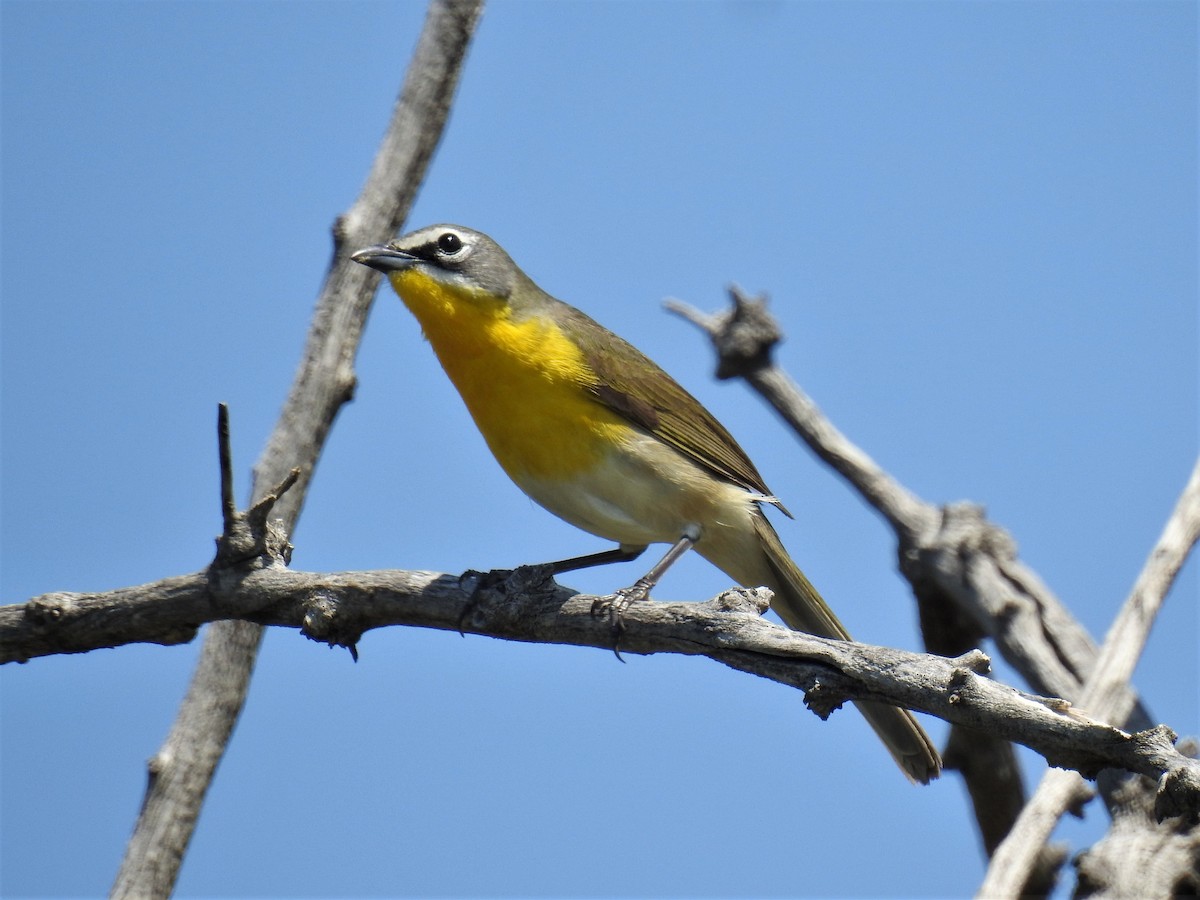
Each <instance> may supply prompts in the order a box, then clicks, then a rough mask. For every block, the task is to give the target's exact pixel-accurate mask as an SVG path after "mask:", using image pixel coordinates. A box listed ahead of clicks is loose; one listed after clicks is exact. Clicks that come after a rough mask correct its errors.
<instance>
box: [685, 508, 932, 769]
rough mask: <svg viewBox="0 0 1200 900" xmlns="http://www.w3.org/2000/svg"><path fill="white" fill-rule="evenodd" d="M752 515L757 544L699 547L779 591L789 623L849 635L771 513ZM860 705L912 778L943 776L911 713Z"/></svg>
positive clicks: (778, 604)
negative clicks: (769, 516)
mask: <svg viewBox="0 0 1200 900" xmlns="http://www.w3.org/2000/svg"><path fill="white" fill-rule="evenodd" d="M752 518H753V520H754V527H755V530H756V531H757V540H756V541H755V542H754V544H755V545H757V546H755V547H747V546H746V545H744V544H743V547H742V549H741V552H738V553H736V554H730V553H725V552H722V553H721V554H720V557H721V558H717V557H716V556H715V555H710V554H709V553H705V552H704V551H705V549H706V548H705V547H704V541H703V540H702V541H701V542H700V543H699V544H698V545H697V548H696V549H697V551H699V552H700V553H702V554H703V555H705V556H706V557H708V558H709V560H710V561H711V562H713V563H715V564H716V565H717V567H718V568H720V569H722V570H723V571H724V572H725V573H726V574H727V575H729V576H731V577H732V578H734V579H736V580H737V581H738V583H739V584H742V585H744V586H747V587H756V586H758V585H763V586H765V587H768V588H770V589H771V590H772V591H774V592H775V598H774V600H773V601H772V603H771V607H772V609H774V610H775V612H776V613H778V614H779V617H780V618H781V619H783V621H784V622H785V623H787V625H788V627H789V628H792V629H794V630H796V631H804V632H807V633H808V634H814V635H818V636H820V637H829V638H837V639H838V640H843V641H848V640H850V635H849V633H848V632H847V631H846V629H845V627H844V626H843V625H842V623H841V622H839V621H838V618H837V616H835V615H834V614H833V610H831V609H830V608H829V606H828V605H827V604H826V603H825V601H824V600H823V599H822V597H821V595H820V594H819V593H817V589H816V588H814V587H813V586H812V584H811V582H809V580H808V579H807V578H806V577H805V575H804V573H803V572H801V571H800V568H799V567H798V566H797V565H796V563H795V562H793V561H792V558H791V556H789V555H788V552H787V550H786V549H785V548H784V546H783V543H782V542H781V541H780V540H779V535H777V534H776V533H775V529H774V528H773V527H772V526H771V523H770V522H769V521H767V518H766V516H764V515H762V514H761V512H759V511H757V510H755V511H754V512H753V514H752ZM714 549H716V548H714ZM724 549H732V548H728V547H726V548H724ZM756 550H758V552H755V551H756ZM735 557H736V558H735ZM855 705H856V706H857V707H858V708H859V710H861V711H862V714H863V716H865V717H866V720H867V722H868V723H869V724H870V725H871V727H872V728H873V729H875V733H876V734H878V735H879V737H880V739H881V740H882V741H883V743H884V745H885V746H886V747H887V749H888V751H889V752H890V753H891V754H892V757H893V758H894V759H895V760H896V762H897V763H898V764H899V766H900V768H901V769H902V770H903V772H904V774H905V775H906V776H907V777H908V778H909V779H910V780H912V781H916V782H920V783H921V784H928V783H929V782H930V781H932V780H933V779H934V778H937V777H938V775H939V774H940V773H941V771H942V762H941V759H940V757H939V756H938V752H937V749H936V748H935V747H934V745H933V742H932V741H931V740H930V739H929V735H927V734H926V733H925V730H924V729H923V728H921V726H920V725H919V724H917V720H916V719H915V718H914V717H913V714H912V713H910V712H909V711H908V710H906V709H900V708H899V707H896V706H889V705H887V704H884V703H875V702H872V701H857V702H856V703H855Z"/></svg>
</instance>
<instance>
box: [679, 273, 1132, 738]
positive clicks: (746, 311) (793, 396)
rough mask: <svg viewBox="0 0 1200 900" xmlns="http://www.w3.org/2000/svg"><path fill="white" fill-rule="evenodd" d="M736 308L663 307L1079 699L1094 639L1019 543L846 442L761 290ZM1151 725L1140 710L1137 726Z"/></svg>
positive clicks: (1029, 671) (945, 579) (1026, 670)
mask: <svg viewBox="0 0 1200 900" xmlns="http://www.w3.org/2000/svg"><path fill="white" fill-rule="evenodd" d="M730 296H731V298H732V301H733V308H732V309H731V310H727V311H724V312H721V313H717V314H715V315H711V316H710V315H706V314H704V313H702V312H700V311H698V310H696V309H694V308H692V307H690V306H688V305H686V304H684V303H680V302H678V301H668V303H667V308H668V309H669V310H671V311H672V312H675V313H677V314H679V315H680V316H682V317H683V318H685V319H687V320H688V321H690V322H692V323H693V324H695V325H697V326H698V327H699V328H700V329H701V330H702V331H704V332H705V333H706V334H707V335H708V336H709V338H710V339H711V340H712V342H713V345H714V347H715V348H716V350H717V354H718V366H717V377H718V378H733V377H738V376H740V377H743V378H745V380H746V381H747V382H748V383H749V384H750V386H751V387H753V388H754V389H755V390H756V391H758V392H759V394H760V395H762V397H763V398H764V399H765V400H766V401H767V402H768V403H769V404H770V405H771V406H772V407H773V408H774V409H775V410H776V412H778V413H779V414H780V416H782V417H783V419H784V420H785V421H786V422H787V423H788V424H789V425H790V426H791V427H792V429H793V430H794V431H795V432H796V433H797V434H798V435H799V436H800V437H801V438H802V439H803V440H804V442H805V443H806V444H808V446H809V447H810V448H811V449H812V451H813V452H814V453H815V454H816V455H817V456H818V457H819V458H820V459H821V460H823V461H824V462H826V463H827V464H828V465H829V466H830V467H831V468H833V469H834V470H835V471H836V472H838V473H839V474H840V475H842V477H844V478H845V479H846V480H847V481H848V482H849V483H850V484H851V486H852V487H854V488H855V490H857V491H858V492H859V493H860V494H861V495H862V497H863V499H865V500H866V501H867V502H868V503H869V504H871V506H873V507H874V508H875V509H876V510H878V511H879V513H880V514H881V515H882V516H883V517H884V518H885V519H886V520H887V521H888V523H889V524H890V525H891V526H892V528H893V530H894V531H895V532H896V535H897V538H898V539H899V542H900V557H901V571H902V572H903V574H904V575H905V576H906V577H907V578H909V580H910V581H911V580H913V579H917V578H919V579H921V580H923V581H925V582H926V583H928V584H933V585H937V586H939V587H940V588H941V590H942V592H943V593H944V596H945V597H947V598H950V599H953V601H954V602H955V604H956V605H957V606H958V607H959V608H960V609H961V611H962V612H963V614H964V615H965V616H967V617H968V618H969V619H970V620H971V621H972V622H973V623H974V624H975V626H976V627H977V628H978V629H979V631H980V633H981V634H983V635H986V636H988V637H990V638H992V639H993V640H994V641H996V644H997V646H998V647H999V649H1000V652H1001V654H1002V655H1003V656H1004V658H1005V659H1006V660H1007V661H1008V662H1009V663H1010V664H1011V665H1012V666H1013V667H1014V668H1016V669H1017V671H1019V672H1020V673H1021V675H1022V677H1023V678H1025V680H1026V681H1027V682H1028V683H1029V685H1030V687H1032V688H1033V689H1034V690H1035V691H1038V692H1039V693H1046V694H1053V695H1055V696H1060V697H1067V698H1071V697H1077V696H1079V693H1080V690H1081V688H1082V686H1083V681H1084V679H1085V678H1086V676H1087V674H1088V673H1090V672H1091V668H1092V666H1093V665H1094V662H1095V655H1096V649H1097V648H1096V644H1095V641H1093V640H1092V638H1091V636H1090V635H1088V633H1087V631H1086V629H1084V628H1083V626H1082V625H1080V624H1079V623H1078V622H1077V621H1076V620H1075V618H1074V617H1073V616H1072V615H1071V613H1070V612H1069V611H1068V610H1067V609H1066V607H1064V606H1063V605H1062V603H1061V602H1060V601H1059V600H1058V598H1057V597H1055V596H1054V594H1053V593H1051V591H1050V590H1049V589H1048V588H1047V587H1046V586H1045V584H1043V582H1042V580H1041V579H1040V578H1038V576H1037V575H1036V574H1035V573H1034V572H1033V571H1031V570H1030V569H1028V568H1027V567H1025V566H1024V565H1023V564H1022V563H1020V562H1019V561H1018V560H1017V555H1016V554H1017V551H1016V544H1015V543H1014V542H1013V540H1012V538H1011V537H1009V535H1008V534H1007V533H1006V532H1004V531H1003V530H1002V529H1000V528H999V527H997V526H995V525H992V524H991V523H989V522H987V520H986V519H985V517H984V513H983V510H982V509H981V508H980V507H978V506H976V505H974V504H970V503H956V504H949V505H946V506H942V507H938V506H935V505H934V504H931V503H928V502H926V501H924V500H921V499H920V498H919V497H917V496H916V495H914V494H913V493H912V492H911V491H909V490H908V489H907V488H905V487H904V486H903V485H901V484H900V483H899V482H898V481H896V480H895V479H894V478H892V477H891V476H890V475H888V474H887V473H886V472H885V471H884V470H883V469H882V468H881V467H880V466H879V465H878V464H877V463H876V462H875V461H874V460H873V459H871V458H870V456H868V455H867V454H866V453H865V452H864V451H863V450H862V449H861V448H859V447H857V446H856V445H855V444H854V443H852V442H851V441H850V440H849V438H847V437H846V436H845V435H844V434H842V433H841V432H840V431H839V430H838V429H837V428H836V427H835V426H834V425H833V423H832V422H830V421H829V419H828V418H826V417H825V415H824V414H823V413H822V412H821V411H820V409H819V408H818V407H817V405H816V404H815V403H814V402H813V401H812V399H811V398H810V397H808V396H807V395H806V394H805V393H804V392H803V391H802V390H801V389H800V388H799V386H797V385H796V384H795V382H793V381H792V380H791V379H790V378H789V377H788V376H787V374H786V373H785V372H784V371H783V370H781V369H780V368H778V367H777V366H776V365H775V364H774V363H773V362H772V361H771V348H772V347H773V346H774V344H775V343H777V342H778V340H779V337H780V336H779V330H778V327H777V326H776V325H775V322H774V320H773V319H772V318H771V316H770V315H769V313H768V312H767V310H766V300H765V298H762V297H757V298H750V297H747V296H746V295H745V294H743V293H742V292H741V291H740V290H739V289H738V288H737V287H733V288H731V289H730ZM1148 724H1149V718H1148V717H1144V718H1143V719H1142V720H1140V721H1139V722H1138V726H1139V727H1144V726H1146V725H1148Z"/></svg>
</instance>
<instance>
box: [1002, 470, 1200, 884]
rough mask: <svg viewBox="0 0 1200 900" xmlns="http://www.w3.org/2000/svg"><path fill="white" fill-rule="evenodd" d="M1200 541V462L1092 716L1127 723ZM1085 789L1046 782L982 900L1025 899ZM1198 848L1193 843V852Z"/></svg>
mask: <svg viewBox="0 0 1200 900" xmlns="http://www.w3.org/2000/svg"><path fill="white" fill-rule="evenodd" d="M1197 537H1200V460H1198V461H1197V463H1196V466H1195V468H1193V469H1192V475H1191V478H1190V479H1189V480H1188V483H1187V486H1186V487H1185V488H1184V490H1183V494H1182V495H1181V496H1180V498H1179V500H1178V502H1177V503H1176V504H1175V509H1174V511H1173V512H1172V514H1171V517H1170V519H1168V521H1167V524H1166V527H1165V528H1164V529H1163V533H1162V535H1161V536H1160V537H1159V539H1158V543H1157V544H1156V545H1155V547H1154V549H1153V550H1152V551H1151V553H1150V556H1149V558H1148V559H1147V560H1146V564H1145V566H1143V568H1142V571H1141V574H1139V575H1138V579H1137V581H1136V582H1135V583H1134V585H1133V590H1132V591H1131V592H1130V594H1129V597H1128V599H1126V601H1125V604H1124V605H1123V606H1122V607H1121V611H1120V612H1119V613H1118V614H1117V618H1116V620H1115V621H1114V622H1113V625H1112V627H1111V628H1110V629H1109V632H1108V636H1107V637H1106V638H1105V641H1104V646H1103V647H1102V648H1101V650H1100V655H1099V658H1098V659H1097V661H1096V668H1095V671H1094V673H1093V675H1092V677H1091V678H1090V679H1089V680H1088V683H1087V687H1086V688H1085V689H1084V691H1083V695H1082V696H1081V697H1080V700H1079V705H1080V706H1081V707H1082V708H1084V709H1086V710H1087V711H1088V714H1089V715H1092V716H1095V717H1097V718H1099V719H1101V720H1104V721H1110V722H1116V721H1121V720H1122V719H1123V718H1124V717H1125V716H1127V715H1128V712H1129V707H1128V692H1127V691H1126V690H1125V689H1124V688H1125V686H1126V685H1128V683H1129V680H1130V678H1132V677H1133V670H1134V668H1135V666H1136V665H1137V661H1138V658H1139V657H1140V656H1141V654H1142V650H1143V648H1144V647H1145V645H1146V640H1147V638H1148V637H1149V634H1150V627H1151V625H1153V623H1154V619H1155V616H1157V615H1158V611H1159V609H1161V608H1162V604H1163V601H1164V599H1165V598H1166V595H1167V591H1169V590H1170V588H1171V585H1172V584H1173V583H1174V581H1175V576H1176V575H1177V574H1178V573H1179V570H1180V569H1181V568H1182V567H1183V564H1184V562H1185V561H1186V559H1187V557H1188V554H1189V553H1190V552H1191V550H1192V548H1193V547H1194V546H1195V544H1196V540H1197ZM1084 789H1085V788H1084V787H1083V785H1082V783H1081V782H1080V780H1079V778H1078V776H1076V775H1075V774H1074V773H1071V772H1062V771H1051V772H1047V773H1046V774H1045V775H1044V776H1043V778H1042V781H1041V784H1040V785H1039V786H1038V789H1037V791H1036V793H1034V795H1033V799H1032V800H1030V801H1029V803H1028V804H1027V805H1026V806H1025V809H1024V810H1023V811H1022V812H1021V816H1020V818H1019V819H1018V820H1017V824H1016V826H1015V827H1014V828H1013V829H1012V831H1011V832H1010V833H1009V836H1008V837H1007V838H1006V839H1005V841H1004V843H1002V844H1001V845H1000V847H999V848H998V849H997V851H996V853H995V855H994V856H993V857H992V861H991V864H990V865H989V866H988V871H987V875H986V877H985V878H984V881H983V884H982V885H981V886H980V888H979V896H981V897H1015V896H1017V895H1019V894H1020V893H1021V891H1022V889H1023V887H1024V885H1025V884H1026V883H1027V879H1028V877H1029V873H1030V871H1031V869H1032V868H1033V865H1034V859H1035V858H1036V855H1037V853H1038V852H1039V851H1040V848H1041V847H1042V846H1044V845H1045V843H1046V841H1047V840H1048V839H1049V837H1050V834H1051V832H1052V831H1053V830H1054V828H1055V826H1057V824H1058V821H1059V819H1060V818H1062V815H1063V813H1065V812H1066V811H1067V809H1068V807H1069V806H1070V804H1071V801H1072V799H1073V798H1074V797H1076V796H1078V795H1079V792H1080V791H1081V790H1084ZM1155 813H1156V814H1157V817H1158V818H1159V819H1160V820H1161V819H1162V818H1163V810H1162V809H1161V808H1160V807H1159V806H1158V804H1157V803H1156V805H1155ZM1195 843H1196V842H1195V836H1193V846H1194V845H1195Z"/></svg>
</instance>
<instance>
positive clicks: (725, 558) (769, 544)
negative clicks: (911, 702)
mask: <svg viewBox="0 0 1200 900" xmlns="http://www.w3.org/2000/svg"><path fill="white" fill-rule="evenodd" d="M353 259H354V260H355V261H357V262H360V263H362V264H363V265H367V266H371V267H372V268H375V269H378V270H379V271H381V272H383V273H384V274H386V275H387V276H388V279H389V280H390V281H391V283H392V287H393V288H395V290H396V293H397V294H399V295H400V298H401V299H402V300H403V301H404V303H405V305H407V306H408V308H409V309H410V310H411V311H412V313H413V315H415V316H416V317H417V320H418V322H420V324H421V328H422V330H423V331H424V333H425V337H426V338H427V339H428V340H429V342H430V343H431V344H432V345H433V349H434V352H435V353H436V354H437V356H438V359H439V360H440V361H441V364H442V368H444V369H445V370H446V374H447V375H449V376H450V380H451V381H452V382H454V385H455V387H456V388H458V392H459V393H460V394H461V395H462V398H463V401H464V402H465V403H466V405H467V409H468V410H470V412H471V415H472V417H473V418H474V419H475V424H476V425H477V426H478V427H479V430H480V431H481V432H482V433H483V437H484V439H485V440H486V441H487V444H488V447H490V448H491V451H492V453H493V454H494V455H495V457H496V460H497V461H498V462H499V463H500V465H501V466H502V467H503V468H504V471H505V472H507V473H508V475H509V477H510V478H512V480H513V481H515V482H516V484H517V486H518V487H520V488H521V490H523V491H524V492H525V493H526V494H528V495H529V496H530V497H531V498H532V499H533V500H535V501H536V502H537V503H539V504H541V505H542V506H544V507H545V508H546V509H548V510H549V511H550V512H552V513H554V514H555V515H557V516H558V517H559V518H562V519H565V520H566V521H567V522H570V523H571V524H572V525H575V526H577V527H578V528H582V529H583V530H584V531H588V532H590V533H592V534H594V535H597V536H598V537H601V538H605V539H607V540H610V541H615V542H616V543H617V544H618V549H616V550H613V551H609V552H607V553H600V554H595V555H593V556H592V557H586V558H582V559H581V560H576V561H569V562H568V564H567V565H563V566H560V567H558V568H557V569H556V571H559V572H561V571H564V570H566V569H569V568H578V567H579V566H580V565H583V564H588V563H591V562H597V561H605V560H615V559H632V558H634V557H635V556H637V555H639V554H640V553H641V552H642V551H643V550H645V549H646V547H647V546H648V545H649V544H655V543H666V544H670V545H671V550H670V551H669V552H668V554H667V555H666V556H665V557H664V558H663V561H662V562H660V563H659V564H658V565H656V566H655V567H654V568H653V569H652V570H651V571H650V573H648V575H647V577H646V578H645V579H642V580H641V581H639V582H638V584H636V585H635V586H634V587H633V588H632V589H627V590H626V591H624V592H618V593H619V594H621V595H622V597H623V599H624V600H626V601H628V600H630V599H639V598H641V597H644V596H646V594H647V593H648V591H649V588H650V587H652V586H653V584H654V583H656V581H657V578H658V576H659V575H661V574H662V571H663V570H664V569H665V568H666V566H667V565H669V564H670V563H671V562H672V561H673V560H674V559H675V558H676V557H678V556H679V555H681V554H682V553H683V552H684V551H686V550H687V549H688V548H690V547H693V546H694V547H695V549H696V551H697V552H698V553H699V554H700V555H701V556H703V557H704V558H705V559H707V560H709V561H710V562H711V563H713V564H714V565H715V566H716V567H717V568H719V569H721V571H723V572H725V573H726V574H727V575H729V576H730V577H731V578H733V579H734V580H735V581H736V582H737V583H738V584H740V585H743V586H746V587H756V586H759V585H764V586H766V587H768V588H770V589H771V590H772V591H773V592H774V594H775V596H774V599H773V601H772V604H771V605H772V607H773V608H774V610H775V611H776V613H778V614H779V616H780V618H782V619H783V621H784V622H786V623H787V624H788V626H790V627H791V628H794V629H796V630H799V631H805V632H808V633H810V634H815V635H821V636H824V637H831V638H838V639H841V640H849V639H850V635H849V634H848V633H847V632H846V629H845V628H844V627H843V626H842V624H841V623H840V622H839V621H838V619H837V617H836V616H835V615H834V614H833V611H832V610H831V609H830V608H829V607H828V606H827V605H826V603H825V601H824V600H823V599H822V598H821V595H820V594H818V593H817V591H816V589H815V588H814V587H813V586H812V585H811V584H810V583H809V581H808V579H807V578H806V577H805V576H804V573H803V572H801V571H800V568H799V567H798V566H797V565H796V564H795V563H794V562H793V561H792V559H791V557H790V556H789V555H788V553H787V551H786V550H785V549H784V547H783V544H782V543H781V542H780V540H779V537H778V535H777V534H776V533H775V529H774V528H773V527H772V526H771V523H770V522H769V521H768V520H767V517H766V516H765V515H764V514H763V511H762V508H761V507H762V505H763V504H776V505H778V503H779V501H778V500H776V499H775V498H774V497H773V496H772V495H771V492H770V491H769V490H768V489H767V486H766V485H765V484H764V483H763V479H762V476H760V475H759V474H758V470H757V469H755V468H754V464H753V463H751V462H750V459H749V458H748V457H747V456H746V454H745V452H744V451H743V450H742V448H741V447H739V446H738V444H737V442H736V441H735V440H734V439H733V437H732V436H731V435H730V434H729V432H728V431H726V430H725V428H724V427H723V426H722V425H721V424H720V423H719V422H718V421H717V420H716V419H715V418H713V416H712V414H711V413H710V412H709V411H708V410H707V409H705V408H704V407H703V406H702V405H701V404H700V402H699V401H698V400H696V399H695V398H694V397H693V396H692V395H691V394H689V393H688V392H687V391H685V390H684V389H683V388H682V387H680V386H679V384H678V383H677V382H676V381H675V380H674V379H673V378H671V376H670V375H668V374H667V373H666V372H664V371H663V370H662V369H660V368H659V367H658V366H657V365H656V364H655V363H654V362H653V361H651V360H650V359H649V358H647V357H646V356H645V355H644V354H642V353H641V352H640V351H638V350H637V349H635V348H634V347H633V346H632V345H630V344H628V343H626V342H625V341H624V340H622V339H621V338H619V337H617V335H615V334H613V333H612V332H610V331H608V330H607V329H606V328H604V327H603V326H601V325H600V324H598V323H597V322H595V321H593V320H592V319H591V318H589V317H588V316H586V315H584V314H583V313H582V312H580V311H579V310H577V309H575V308H574V307H571V306H568V305H567V304H565V303H563V302H562V301H560V300H556V299H555V298H554V297H551V296H550V295H549V294H547V293H546V292H545V291H543V290H542V289H541V288H539V287H538V286H537V285H536V284H534V283H533V281H532V280H531V279H530V278H529V277H528V276H527V275H526V274H525V273H524V272H523V271H521V269H520V268H519V267H518V266H517V265H516V263H514V262H513V261H512V259H511V258H510V257H509V256H508V254H507V253H505V252H504V250H503V249H502V248H501V247H500V246H499V245H498V244H497V243H496V242H495V241H493V240H492V239H491V238H489V237H488V236H487V235H485V234H481V233H480V232H478V231H472V230H471V229H469V228H463V227H460V226H457V225H434V226H431V227H429V228H423V229H421V230H419V231H414V232H412V233H411V234H407V235H405V236H404V237H401V238H398V239H396V240H394V241H392V242H391V243H389V244H387V245H386V246H377V247H368V248H366V249H364V250H360V251H359V252H357V253H355V254H354V256H353ZM858 707H859V709H861V710H862V713H863V715H864V716H866V718H867V721H868V722H869V723H870V724H871V727H872V728H874V729H875V731H876V733H877V734H878V735H879V737H880V738H881V739H882V740H883V742H884V744H885V745H886V746H887V748H888V750H889V751H890V752H891V754H892V756H893V757H894V758H895V760H896V762H897V763H899V764H900V767H901V769H903V770H904V772H905V774H906V775H907V776H908V777H909V778H911V779H913V780H915V781H918V782H921V783H923V784H924V783H927V782H929V781H930V780H931V779H933V778H936V777H937V776H938V774H939V772H940V771H941V761H940V759H939V758H938V754H937V751H936V749H935V748H934V746H933V744H932V742H931V741H930V739H929V737H928V735H926V734H925V732H924V730H922V728H921V726H920V725H918V724H917V721H916V719H915V718H914V717H913V716H912V714H911V713H910V712H908V711H907V710H904V709H900V708H898V707H894V706H888V705H886V704H880V703H874V702H866V701H864V702H859V703H858Z"/></svg>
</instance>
